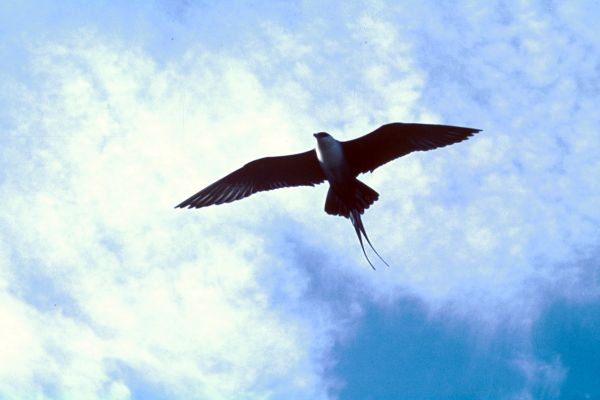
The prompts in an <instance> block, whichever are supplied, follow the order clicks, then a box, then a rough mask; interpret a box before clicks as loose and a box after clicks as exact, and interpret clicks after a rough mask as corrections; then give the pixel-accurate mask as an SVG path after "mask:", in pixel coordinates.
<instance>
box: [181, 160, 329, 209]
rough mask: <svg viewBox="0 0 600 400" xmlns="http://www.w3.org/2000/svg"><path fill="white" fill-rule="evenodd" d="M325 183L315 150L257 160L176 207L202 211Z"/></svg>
mask: <svg viewBox="0 0 600 400" xmlns="http://www.w3.org/2000/svg"><path fill="white" fill-rule="evenodd" d="M324 180H325V175H324V174H323V171H322V170H321V166H320V164H319V160H318V159H317V155H316V153H315V151H314V150H310V151H306V152H304V153H298V154H292V155H288V156H279V157H265V158H261V159H258V160H254V161H252V162H249V163H248V164H246V165H244V166H243V167H242V168H240V169H238V170H236V171H233V172H232V173H230V174H229V175H227V176H226V177H224V178H222V179H220V180H218V181H216V182H215V183H213V184H211V185H209V186H207V187H206V188H204V189H202V190H201V191H199V192H198V193H196V194H195V195H193V196H191V197H190V198H188V199H187V200H185V201H183V202H181V203H180V204H178V205H177V206H176V207H179V208H184V207H187V208H200V207H207V206H210V205H212V204H223V203H229V202H232V201H235V200H240V199H243V198H245V197H248V196H250V195H252V194H254V193H257V192H262V191H266V190H273V189H278V188H282V187H290V186H314V185H316V184H319V183H321V182H323V181H324Z"/></svg>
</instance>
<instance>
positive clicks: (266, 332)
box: [0, 33, 338, 398]
mask: <svg viewBox="0 0 600 400" xmlns="http://www.w3.org/2000/svg"><path fill="white" fill-rule="evenodd" d="M80 36H81V37H80V38H79V39H73V40H72V41H70V42H67V43H63V44H60V45H56V44H52V43H49V44H48V45H44V46H41V47H40V48H39V50H38V51H37V52H36V55H35V66H36V69H37V72H36V74H37V76H38V77H39V78H40V79H42V80H43V81H44V84H43V86H42V87H41V88H39V89H33V90H31V91H30V92H28V91H27V89H25V88H23V89H22V91H23V93H25V94H26V96H25V98H26V99H27V98H32V97H35V98H38V99H39V101H38V102H37V103H36V104H35V105H33V104H29V106H30V107H35V109H37V110H35V109H34V110H32V111H33V112H31V113H20V114H17V118H20V120H18V121H16V123H15V125H16V126H19V127H21V128H19V129H17V130H15V131H13V132H12V135H13V136H12V137H11V138H10V140H12V141H13V142H14V143H15V144H17V145H18V146H20V149H21V151H24V152H30V154H31V155H30V156H29V157H28V156H27V155H26V154H25V153H23V155H15V156H14V157H15V163H18V164H19V165H23V166H24V168H23V169H22V170H21V171H17V170H15V175H14V176H12V177H11V179H10V181H9V182H6V183H5V185H4V187H3V191H2V201H3V204H4V205H5V207H6V208H4V211H3V214H2V216H1V217H0V218H1V219H2V223H3V226H4V227H5V228H4V229H3V235H5V237H6V238H7V240H10V243H11V246H12V248H13V251H14V252H15V254H18V255H19V256H20V260H13V261H12V262H9V263H8V265H6V266H5V268H4V269H3V274H6V275H7V276H8V278H4V279H3V281H4V282H5V286H7V287H6V288H5V289H4V295H3V296H4V300H3V302H2V305H3V310H4V312H3V313H2V315H3V317H2V321H3V324H4V325H5V327H8V326H13V327H14V329H16V330H17V331H18V334H17V335H16V336H13V335H14V333H15V332H14V331H12V332H11V333H10V336H9V337H10V338H12V340H6V341H5V343H6V344H7V346H8V348H10V349H11V351H7V352H5V353H3V357H4V358H5V360H4V361H6V363H3V365H14V364H16V362H17V361H19V363H20V365H22V368H21V369H18V368H14V367H12V368H10V369H7V370H6V371H5V373H6V374H9V373H10V374H13V375H16V376H19V377H21V378H22V379H21V380H20V381H19V380H14V379H7V381H11V382H13V383H12V384H10V385H9V386H7V387H3V388H2V390H3V393H4V394H5V395H6V396H9V397H10V396H13V395H14V393H19V392H21V391H22V390H25V392H27V393H32V395H40V396H41V395H43V393H44V391H45V392H46V393H50V394H47V396H49V397H52V396H53V395H52V390H54V391H55V394H56V395H58V396H64V397H80V396H84V397H86V398H90V397H93V396H96V397H97V398H105V397H106V396H112V397H113V398H127V397H128V396H129V395H130V394H131V393H130V389H129V388H128V387H127V384H128V383H127V376H121V375H122V374H121V375H120V374H119V373H118V368H117V372H115V371H114V365H126V366H128V368H132V369H133V370H135V371H136V372H137V373H138V374H141V375H142V376H144V379H145V380H146V381H148V382H150V383H152V384H154V385H157V386H165V387H168V388H169V389H168V390H169V391H170V392H171V391H172V392H173V393H174V394H175V395H176V396H182V397H186V398H192V397H193V398H240V394H243V395H241V397H247V398H256V397H264V396H267V397H274V398H283V397H286V398H325V397H326V396H327V391H328V390H329V388H330V385H331V382H329V381H328V379H329V378H327V374H326V373H325V369H326V368H327V367H328V365H329V363H330V361H329V360H328V356H327V355H328V353H329V352H330V351H331V346H332V344H333V339H332V335H333V336H336V335H338V333H336V329H337V328H336V322H335V321H336V319H337V317H334V316H333V315H331V313H330V311H328V308H329V307H328V305H327V304H325V303H322V302H320V301H318V300H314V299H313V300H308V299H307V298H306V292H307V290H308V288H307V286H306V285H303V284H302V281H303V280H304V279H305V278H303V276H302V275H298V274H297V272H295V271H296V270H295V268H294V267H293V266H291V267H292V268H291V269H290V270H289V272H288V270H287V269H286V268H288V267H290V266H289V265H288V263H287V262H286V261H285V260H279V259H278V258H277V257H276V255H269V254H266V253H265V252H264V251H263V250H262V249H263V248H264V247H265V243H264V242H265V239H263V238H262V237H261V236H262V234H261V233H260V232H257V231H249V230H248V229H244V228H243V227H239V226H237V227H236V226H233V227H231V228H229V227H228V226H226V225H224V224H223V221H227V220H235V219H236V218H237V219H238V220H241V221H242V222H243V221H244V220H246V221H247V223H248V224H252V225H254V226H259V221H260V220H261V219H262V218H263V217H262V216H263V215H264V213H265V212H266V211H267V210H268V209H269V207H270V206H269V201H271V202H272V200H269V198H268V197H267V196H263V198H261V199H260V200H261V202H255V203H254V205H255V207H254V208H253V209H254V211H253V213H251V214H249V215H248V214H246V210H245V209H244V210H242V209H240V208H237V209H236V208H235V207H229V208H224V209H223V210H222V211H221V212H220V211H219V210H218V209H216V212H215V213H200V212H193V211H182V210H173V209H172V207H173V205H174V204H176V202H177V201H178V200H181V199H182V198H183V197H185V196H187V195H189V194H191V192H193V191H195V190H197V189H199V188H200V186H201V185H202V184H204V183H206V182H209V181H210V179H214V178H215V175H216V174H218V173H220V172H219V171H224V170H228V169H232V168H235V167H237V166H238V165H237V164H238V163H239V160H240V159H248V158H252V157H255V156H257V155H258V154H252V153H253V152H256V151H259V150H260V152H264V151H267V152H273V153H278V152H282V151H286V152H287V151H294V150H295V149H293V147H294V146H293V145H294V143H293V142H290V141H286V140H273V141H269V140H267V138H268V136H265V134H254V130H255V129H257V128H259V129H261V130H262V131H263V132H265V133H266V134H267V135H269V132H272V133H271V136H270V137H271V138H273V137H278V138H282V137H284V138H285V137H293V135H292V134H291V132H290V131H291V130H292V129H293V128H292V127H291V125H290V124H289V122H288V121H291V120H292V119H291V117H290V115H291V111H290V110H289V109H287V107H286V105H285V103H282V102H281V100H279V99H272V98H269V96H268V95H267V93H265V91H264V89H263V88H262V87H261V85H260V83H259V82H258V81H257V80H256V78H255V77H254V76H253V75H252V73H250V72H248V70H247V69H246V68H245V67H244V66H243V65H242V64H240V63H238V62H236V61H235V60H228V59H221V60H214V59H213V60H210V59H209V58H208V57H207V56H206V55H203V54H202V52H197V53H193V54H190V56H189V57H190V58H195V57H197V60H196V61H193V62H194V63H196V65H195V66H194V67H195V68H194V69H195V70H197V71H201V72H199V73H197V75H194V74H192V75H191V76H190V75H187V76H182V75H180V74H178V72H177V68H176V67H175V66H167V67H166V68H165V69H159V68H158V67H157V66H156V65H154V64H153V62H152V61H151V60H150V59H148V58H147V57H145V56H144V55H143V54H141V53H140V52H136V51H131V50H129V51H125V49H124V48H122V47H119V46H118V45H109V44H106V43H104V42H102V41H98V40H96V39H97V38H96V37H95V36H94V35H92V34H89V33H84V34H83V35H80ZM190 62H192V61H190ZM232 109H235V110H238V111H239V112H236V113H233V114H232V113H231V110H232ZM32 115H33V118H34V121H31V118H32ZM26 121H29V122H30V123H26ZM34 127H35V128H34ZM222 132H226V134H224V133H222ZM273 135H275V136H273ZM28 141H29V142H32V144H30V145H27V142H28ZM232 143H233V144H234V145H235V147H234V148H231V146H232ZM257 144H258V146H256V145H257ZM296 145H297V144H296ZM234 155H235V156H234ZM28 159H29V160H28ZM207 165H211V168H206V166H207ZM30 177H31V179H28V178H30ZM296 193H298V192H296ZM298 201H299V200H298V199H296V200H295V202H296V203H298ZM301 202H302V201H301ZM260 203H263V204H260ZM248 205H250V206H252V201H249V203H248ZM233 214H237V217H235V216H232V215H233ZM9 238H10V239H9ZM16 269H20V270H21V272H19V273H18V274H17V273H16V272H15V270H16ZM290 273H291V274H292V275H291V277H292V278H289V279H290V280H289V283H288V284H284V283H285V282H286V279H288V278H286V275H287V274H290ZM11 274H13V275H14V274H16V275H18V276H19V277H18V278H15V279H11V278H10V275H11ZM265 274H272V275H274V276H275V277H277V281H278V282H280V283H281V285H282V286H281V287H278V288H277V293H278V296H279V300H282V301H283V303H282V304H274V303H273V301H274V300H273V298H272V296H273V295H274V292H273V291H274V290H275V289H274V288H269V287H268V286H267V287H264V286H262V283H261V281H263V280H264V276H265ZM34 276H35V277H37V279H38V280H40V279H42V280H43V281H42V283H38V286H36V284H35V280H31V279H30V278H32V277H34ZM3 277H4V275H3ZM44 285H48V287H44ZM50 286H52V287H54V292H47V295H46V297H45V298H43V299H41V300H37V301H38V303H41V304H38V306H40V307H42V308H45V309H46V310H47V309H48V308H50V309H51V311H46V312H43V311H42V310H36V309H33V308H31V307H30V306H29V305H28V304H27V303H26V301H27V299H28V298H30V297H32V296H34V292H36V291H39V290H42V291H48V290H49V288H50ZM10 293H16V294H17V296H16V297H15V296H12V295H10ZM307 301H310V304H312V306H310V307H309V305H308V304H307V303H306V302H307ZM52 303H56V304H54V305H52ZM290 309H293V310H295V314H288V313H287V312H288V311H289V310H290ZM19 310H25V311H26V312H24V311H21V312H19ZM4 332H10V331H7V330H4ZM317 355H318V356H317ZM17 356H18V357H17ZM115 363H116V364H115ZM27 373H29V374H30V375H27ZM6 377H7V378H10V376H8V375H6ZM277 382H279V383H277Z"/></svg>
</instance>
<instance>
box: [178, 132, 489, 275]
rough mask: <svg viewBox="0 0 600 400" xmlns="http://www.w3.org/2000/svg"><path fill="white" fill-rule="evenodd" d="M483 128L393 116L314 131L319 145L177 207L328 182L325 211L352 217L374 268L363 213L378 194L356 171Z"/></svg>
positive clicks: (260, 165) (252, 169)
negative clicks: (335, 133) (351, 131)
mask: <svg viewBox="0 0 600 400" xmlns="http://www.w3.org/2000/svg"><path fill="white" fill-rule="evenodd" d="M480 131H481V130H480V129H473V128H464V127H459V126H450V125H432V124H405V123H399V122H394V123H390V124H386V125H383V126H381V127H379V128H377V129H376V130H374V131H373V132H371V133H368V134H366V135H364V136H361V137H359V138H357V139H353V140H349V141H345V142H342V141H338V140H336V139H334V138H333V137H332V136H331V135H330V134H328V133H326V132H319V133H315V134H314V135H313V136H314V137H315V138H316V140H317V146H316V148H315V149H313V150H309V151H305V152H303V153H298V154H291V155H286V156H278V157H265V158H260V159H258V160H254V161H251V162H249V163H248V164H246V165H244V166H243V167H241V168H240V169H238V170H236V171H233V172H232V173H230V174H229V175H227V176H225V177H224V178H222V179H219V180H218V181H216V182H215V183H213V184H211V185H209V186H207V187H206V188H204V189H202V190H201V191H199V192H198V193H196V194H194V195H193V196H191V197H190V198H188V199H187V200H185V201H183V202H181V203H180V204H178V205H177V206H176V208H186V207H187V208H201V207H207V206H210V205H213V204H223V203H229V202H232V201H236V200H240V199H243V198H245V197H248V196H250V195H251V194H254V193H257V192H262V191H266V190H273V189H279V188H284V187H292V186H314V185H317V184H319V183H322V182H324V181H328V182H329V190H328V192H327V198H326V200H325V212H326V213H327V214H331V215H339V216H342V217H346V218H349V219H350V221H351V222H352V225H353V226H354V230H355V232H356V235H357V237H358V241H359V243H360V247H361V249H362V252H363V254H364V256H365V258H366V259H367V262H368V263H369V265H370V266H371V268H373V269H375V267H374V265H373V263H372V262H371V260H370V259H369V257H368V256H367V252H366V251H365V247H364V244H363V239H362V237H363V236H364V238H365V239H366V241H367V243H368V244H369V246H370V247H371V249H372V250H373V252H374V253H375V254H376V255H377V257H379V258H380V259H381V261H383V263H384V264H386V265H388V263H387V262H386V261H385V260H384V259H383V258H382V257H381V256H380V255H379V253H378V252H377V251H376V250H375V248H374V247H373V245H372V244H371V241H370V240H369V237H368V236H367V232H366V231H365V227H364V225H363V223H362V219H361V215H362V214H363V213H364V211H365V210H366V209H367V208H369V206H371V204H373V203H374V202H375V201H377V199H378V198H379V194H378V193H377V192H376V191H375V190H373V189H371V188H370V187H369V186H367V185H365V184H364V183H363V182H361V181H359V180H358V179H357V178H356V177H357V176H358V175H359V174H362V173H365V172H373V171H374V170H375V169H376V168H378V167H380V166H382V165H384V164H386V163H388V162H390V161H392V160H394V159H396V158H398V157H402V156H404V155H407V154H409V153H411V152H413V151H427V150H432V149H435V148H438V147H444V146H447V145H450V144H454V143H458V142H461V141H463V140H466V139H468V138H469V137H470V136H472V135H474V134H476V133H478V132H480Z"/></svg>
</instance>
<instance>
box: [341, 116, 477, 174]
mask: <svg viewBox="0 0 600 400" xmlns="http://www.w3.org/2000/svg"><path fill="white" fill-rule="evenodd" d="M479 131H480V129H473V128H463V127H461V126H450V125H432V124H402V123H399V122H395V123H391V124H387V125H383V126H381V127H379V128H377V129H376V130H374V131H373V132H371V133H368V134H366V135H364V136H361V137H359V138H357V139H354V140H349V141H347V142H342V144H343V146H344V154H345V155H346V158H347V160H348V164H349V165H350V168H351V169H352V172H353V173H354V174H355V175H358V174H360V173H363V172H367V171H371V172H373V170H374V169H375V168H378V167H380V166H382V165H383V164H385V163H387V162H390V161H392V160H394V159H396V158H398V157H402V156H404V155H406V154H408V153H411V152H413V151H426V150H432V149H435V148H437V147H444V146H447V145H449V144H453V143H458V142H461V141H463V140H465V139H468V138H469V137H470V136H473V135H474V134H475V133H477V132H479Z"/></svg>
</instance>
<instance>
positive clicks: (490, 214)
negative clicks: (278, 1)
mask: <svg viewBox="0 0 600 400" xmlns="http://www.w3.org/2000/svg"><path fill="white" fill-rule="evenodd" d="M73 4H76V3H73ZM73 4H72V5H73ZM3 7H4V10H3V14H4V15H5V17H4V18H3V20H4V21H8V20H9V18H7V17H6V16H7V15H32V16H33V17H37V18H31V19H30V22H29V24H28V25H27V26H28V29H27V30H25V31H24V32H22V33H19V34H17V33H16V28H15V25H14V23H12V24H9V23H7V24H6V25H4V26H7V28H6V29H7V30H6V32H8V33H9V35H7V34H6V33H4V35H6V36H7V37H10V38H11V40H10V41H7V42H5V43H6V44H5V45H4V48H3V52H5V53H9V54H11V55H12V54H15V55H16V56H15V57H12V58H8V59H7V58H5V61H4V62H3V68H2V70H3V71H5V72H4V73H2V75H0V86H1V88H2V92H3V93H5V95H6V94H10V95H9V96H6V97H5V98H2V99H1V100H0V103H1V104H0V105H2V109H3V110H4V111H3V113H2V114H1V115H0V116H1V118H0V121H1V126H2V128H3V132H4V133H3V134H2V138H1V139H0V144H1V145H2V148H1V150H0V153H1V154H2V161H1V166H2V171H3V172H2V173H0V182H1V186H0V201H2V204H3V209H2V212H1V214H0V224H1V226H2V230H1V234H2V237H3V240H2V246H1V247H0V260H2V262H0V265H1V266H2V267H1V270H0V279H1V281H0V283H1V284H0V289H1V290H2V301H0V310H1V311H0V315H1V316H2V317H1V318H0V321H2V322H1V323H2V325H3V326H4V328H3V329H2V331H3V332H5V334H4V335H3V346H4V347H5V348H4V351H0V354H2V355H1V356H0V357H2V358H3V359H2V362H1V363H0V365H3V366H5V367H4V368H2V369H1V370H0V393H2V395H3V396H4V397H7V398H17V397H18V396H22V395H23V394H24V393H25V394H26V395H27V396H29V397H36V396H39V397H42V398H44V397H45V398H77V397H85V398H93V397H94V396H95V397H96V398H115V399H117V398H124V399H126V398H211V399H214V398H236V399H237V398H249V399H250V398H265V397H266V398H298V399H300V398H306V399H308V398H310V399H314V398H334V397H335V396H336V393H338V392H339V390H340V387H341V385H342V381H343V380H344V379H343V377H341V378H340V377H339V376H336V375H335V370H334V364H335V362H336V359H337V358H338V357H339V354H338V353H336V351H338V350H336V347H335V345H336V344H339V343H345V342H346V341H347V340H348V339H349V338H348V335H349V334H351V333H352V332H354V328H355V326H356V324H357V323H359V321H361V319H360V318H361V316H362V315H364V313H365V312H366V311H367V310H368V307H371V306H373V305H375V306H376V307H380V306H385V307H395V306H401V305H402V303H401V302H402V301H404V300H405V299H406V298H407V297H410V298H415V299H417V300H418V301H419V302H421V303H422V304H423V307H424V308H423V309H424V311H423V312H424V313H426V314H427V313H429V312H431V314H430V318H433V319H434V320H435V319H439V318H442V319H444V320H450V321H453V322H452V323H455V324H459V325H461V324H465V325H466V326H468V329H472V330H473V331H474V332H476V334H475V335H474V336H475V337H476V339H474V341H475V342H481V341H486V340H489V341H494V340H497V338H498V335H500V336H503V337H509V338H511V340H513V341H515V342H519V343H523V344H517V345H515V346H516V347H517V350H516V351H515V352H512V353H510V354H509V357H511V358H512V360H513V364H514V370H515V371H517V373H520V374H521V376H522V377H523V384H522V385H521V387H518V388H516V389H514V391H513V392H510V393H505V394H506V396H514V397H516V398H528V397H529V398H531V397H532V396H534V395H535V388H536V387H540V385H541V386H544V385H546V386H547V387H549V388H551V390H548V391H546V392H545V393H548V397H550V398H553V397H554V398H556V397H557V396H559V395H560V386H561V383H562V382H563V381H564V379H565V376H566V374H568V371H566V369H565V367H564V366H562V365H561V362H560V359H552V358H550V359H545V358H540V357H538V356H537V355H536V354H535V352H534V351H533V350H532V349H531V346H528V345H527V342H528V340H530V338H531V330H532V327H533V326H534V325H535V324H536V322H537V321H538V320H539V317H540V315H541V314H542V313H543V312H544V310H545V309H547V308H548V307H549V306H550V305H551V304H552V303H553V302H554V301H556V299H566V301H568V302H572V301H577V302H581V301H584V302H589V301H597V296H598V280H597V271H598V266H597V263H596V262H595V261H593V260H594V258H593V257H594V255H595V254H597V251H598V245H597V243H598V221H599V219H600V215H599V212H598V208H597V204H598V203H599V201H600V187H599V186H598V184H597V177H598V176H599V175H600V162H598V160H597V154H598V153H599V150H600V149H599V148H598V147H600V141H599V140H598V136H599V135H598V132H597V126H598V122H599V121H598V119H599V117H598V116H597V115H596V113H595V112H594V105H595V104H597V103H598V88H597V85H596V84H595V81H596V80H597V66H598V65H600V64H599V61H600V59H599V52H598V49H597V45H596V44H595V41H594V40H593V38H594V35H595V34H596V32H594V31H593V29H594V28H593V27H591V26H582V25H585V24H580V23H579V21H582V20H585V18H589V17H588V15H590V14H592V12H590V11H589V10H585V9H583V7H582V6H572V5H561V6H559V5H556V6H552V5H550V6H548V7H542V6H537V5H531V4H529V5H523V4H520V3H514V4H511V5H510V7H507V6H506V5H503V4H502V3H498V4H497V5H496V6H495V7H493V8H492V7H489V6H486V7H483V6H477V5H472V4H471V5H466V4H463V5H461V6H460V7H458V8H456V7H454V6H451V5H441V6H438V5H437V4H435V5H434V4H433V3H432V4H425V5H416V4H409V3H405V4H402V5H391V4H386V3H380V2H373V3H371V4H369V6H368V7H366V8H364V9H362V8H358V7H354V6H348V5H338V6H337V7H335V11H336V13H337V14H338V15H339V18H334V19H326V18H325V17H324V16H326V15H329V14H330V13H331V11H332V9H329V8H328V7H329V6H327V5H323V4H317V3H311V2H307V3H302V5H296V6H293V7H292V6H291V7H281V8H274V9H272V8H270V7H267V6H266V5H261V6H258V7H257V8H256V9H251V8H250V7H246V8H242V9H239V10H237V9H235V8H232V7H228V9H231V10H233V15H230V14H226V13H224V12H223V9H222V8H220V7H224V6H214V7H212V8H211V7H204V6H198V5H186V3H180V4H179V5H178V6H172V5H171V4H166V3H159V2H158V3H153V4H152V5H151V6H147V7H142V6H141V5H140V4H137V3H135V5H134V6H131V8H125V9H120V10H118V11H107V10H105V8H104V7H102V6H101V5H94V6H93V7H92V8H91V11H84V10H83V9H82V8H81V7H73V8H72V10H73V13H75V15H76V16H77V18H73V17H64V18H62V19H60V21H61V22H60V23H56V24H55V25H48V24H49V17H48V16H47V15H46V14H45V12H47V8H44V7H41V8H39V9H37V10H35V9H31V8H28V7H27V5H25V6H6V5H5V6H3ZM11 7H12V8H11ZM67 8H68V7H67V6H64V9H65V10H66V9H67ZM28 13H29V14H28ZM97 15H99V16H100V18H98V21H99V22H97V21H96V16H97ZM236 16H238V17H239V18H237V17H236ZM74 20H77V21H79V22H74ZM36 21H37V22H36ZM233 21H235V22H233ZM100 22H104V23H106V26H102V24H101V23H100ZM590 25H593V24H590ZM106 27H111V28H110V29H107V28H106ZM153 27H155V28H156V29H151V28H153ZM11 29H12V30H11ZM45 30H48V32H49V33H46V34H44V35H40V34H39V33H40V32H42V31H45ZM50 33H52V34H50ZM7 60H8V61H7ZM4 66H6V68H4ZM392 120H400V121H418V122H433V123H435V122H440V123H450V124H457V125H464V126H474V127H478V128H482V129H484V132H483V133H482V134H481V135H479V136H478V137H477V138H474V139H472V140H470V141H469V142H466V143H462V144H460V145H457V146H454V147H451V148H447V149H444V150H440V151H437V152H431V153H423V154H418V155H411V156H409V157H407V158H405V159H403V160H401V161H398V162H396V163H394V164H391V165H389V166H387V167H386V168H384V169H381V170H378V171H377V172H376V173H375V174H373V175H372V176H371V175H369V176H365V177H364V181H365V182H367V183H368V184H369V185H371V186H373V187H374V188H375V189H377V190H378V191H380V193H381V195H382V197H381V200H380V201H379V202H378V203H377V204H376V205H375V207H373V208H372V209H370V210H369V213H368V214H367V215H366V217H365V223H366V225H367V229H368V230H369V234H370V236H371V238H372V239H373V242H374V243H375V245H376V246H377V247H378V248H379V250H380V252H381V253H382V254H384V256H386V258H388V259H389V260H390V261H392V267H391V268H390V269H385V268H380V269H379V270H378V271H377V273H372V271H370V269H368V268H364V267H365V265H364V261H363V260H362V256H361V254H360V251H359V250H358V246H357V244H356V243H355V240H356V239H355V238H354V237H353V236H352V232H351V227H350V225H349V223H348V222H347V221H345V220H342V219H339V218H338V219H335V218H332V217H330V216H326V215H324V214H323V213H322V211H321V210H322V204H323V202H324V197H325V191H326V188H325V187H324V186H322V187H319V188H316V189H308V188H298V189H290V190H288V191H278V192H273V193H269V194H259V195H256V196H253V197H251V198H249V199H247V200H245V201H244V202H243V203H241V202H240V203H234V204H231V205H228V206H223V207H214V208H211V209H209V210H202V211H197V212H191V211H189V212H186V211H181V210H177V211H175V210H172V206H173V205H174V204H176V203H177V202H178V200H180V199H183V198H185V197H186V196H188V195H190V194H191V193H192V192H194V191H195V190H197V189H199V188H200V187H201V186H202V185H204V184H205V183H209V182H211V181H212V180H214V179H216V178H218V177H219V176H220V175H221V174H223V173H226V172H228V171H230V170H233V169H235V168H237V167H239V165H240V164H241V163H244V162H246V161H248V160H251V159H254V158H257V157H261V156H264V155H267V154H273V155H275V154H284V153H291V152H297V151H301V150H304V149H305V148H308V147H310V146H313V145H314V143H313V141H312V137H311V136H310V135H309V134H310V133H312V132H315V131H320V130H326V131H329V132H331V133H332V134H333V135H334V136H336V137H338V138H341V139H347V138H351V137H354V136H357V135H360V134H363V133H365V132H368V131H369V130H370V129H373V128H375V127H377V126H378V125H380V124H382V123H385V122H388V121H392ZM232 146H233V147H232ZM325 228H326V229H325ZM399 302H400V303H399ZM365 307H367V308H365ZM507 323H508V326H510V329H508V331H504V330H502V329H500V331H502V332H501V333H498V326H500V325H504V324H507ZM461 326H462V325H461ZM398 329H400V328H398ZM399 345H401V344H399ZM476 345H477V343H475V344H474V346H476ZM548 360H550V361H548ZM356 368H359V369H360V366H359V367H356ZM153 396H154V397H153Z"/></svg>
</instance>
